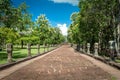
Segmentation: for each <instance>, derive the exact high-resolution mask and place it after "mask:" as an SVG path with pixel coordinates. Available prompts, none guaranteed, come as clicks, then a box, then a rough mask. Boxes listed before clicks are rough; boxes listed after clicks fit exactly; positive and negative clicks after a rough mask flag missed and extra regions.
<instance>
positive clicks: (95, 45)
mask: <svg viewBox="0 0 120 80" xmlns="http://www.w3.org/2000/svg"><path fill="white" fill-rule="evenodd" d="M94 50H95V53H94V55H95V56H98V43H95V44H94Z"/></svg>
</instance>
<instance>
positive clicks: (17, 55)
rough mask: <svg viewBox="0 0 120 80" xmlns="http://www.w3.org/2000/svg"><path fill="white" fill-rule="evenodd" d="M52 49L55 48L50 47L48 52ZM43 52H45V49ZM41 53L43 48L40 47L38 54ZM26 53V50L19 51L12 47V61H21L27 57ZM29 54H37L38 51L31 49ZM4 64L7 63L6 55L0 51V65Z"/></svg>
mask: <svg viewBox="0 0 120 80" xmlns="http://www.w3.org/2000/svg"><path fill="white" fill-rule="evenodd" d="M54 48H55V47H50V48H49V50H51V49H54ZM45 51H47V49H46V50H45ZM43 52H44V48H43V47H41V48H40V53H41V54H42V53H43ZM27 53H28V50H27V48H24V49H20V48H18V47H14V50H13V60H14V61H17V60H20V59H23V58H25V57H27ZM31 54H32V56H34V55H37V54H38V50H37V47H36V46H32V47H31ZM5 63H7V53H6V50H3V51H0V64H5Z"/></svg>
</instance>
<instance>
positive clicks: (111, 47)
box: [109, 41, 115, 60]
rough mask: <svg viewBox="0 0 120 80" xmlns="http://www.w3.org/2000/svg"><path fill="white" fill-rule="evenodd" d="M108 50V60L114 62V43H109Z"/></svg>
mask: <svg viewBox="0 0 120 80" xmlns="http://www.w3.org/2000/svg"><path fill="white" fill-rule="evenodd" d="M109 44H110V46H109V49H110V59H111V60H115V56H114V54H115V53H114V50H115V41H109Z"/></svg>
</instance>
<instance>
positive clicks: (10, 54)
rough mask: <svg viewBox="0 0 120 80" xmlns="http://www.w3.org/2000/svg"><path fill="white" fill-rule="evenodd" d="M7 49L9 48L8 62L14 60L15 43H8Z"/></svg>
mask: <svg viewBox="0 0 120 80" xmlns="http://www.w3.org/2000/svg"><path fill="white" fill-rule="evenodd" d="M6 50H7V54H8V59H7V60H8V63H11V62H12V50H13V45H12V44H11V43H8V44H7V45H6Z"/></svg>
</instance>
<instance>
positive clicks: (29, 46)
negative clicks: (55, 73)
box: [27, 43, 31, 57]
mask: <svg viewBox="0 0 120 80" xmlns="http://www.w3.org/2000/svg"><path fill="white" fill-rule="evenodd" d="M27 49H28V57H31V44H30V43H28V44H27Z"/></svg>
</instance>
